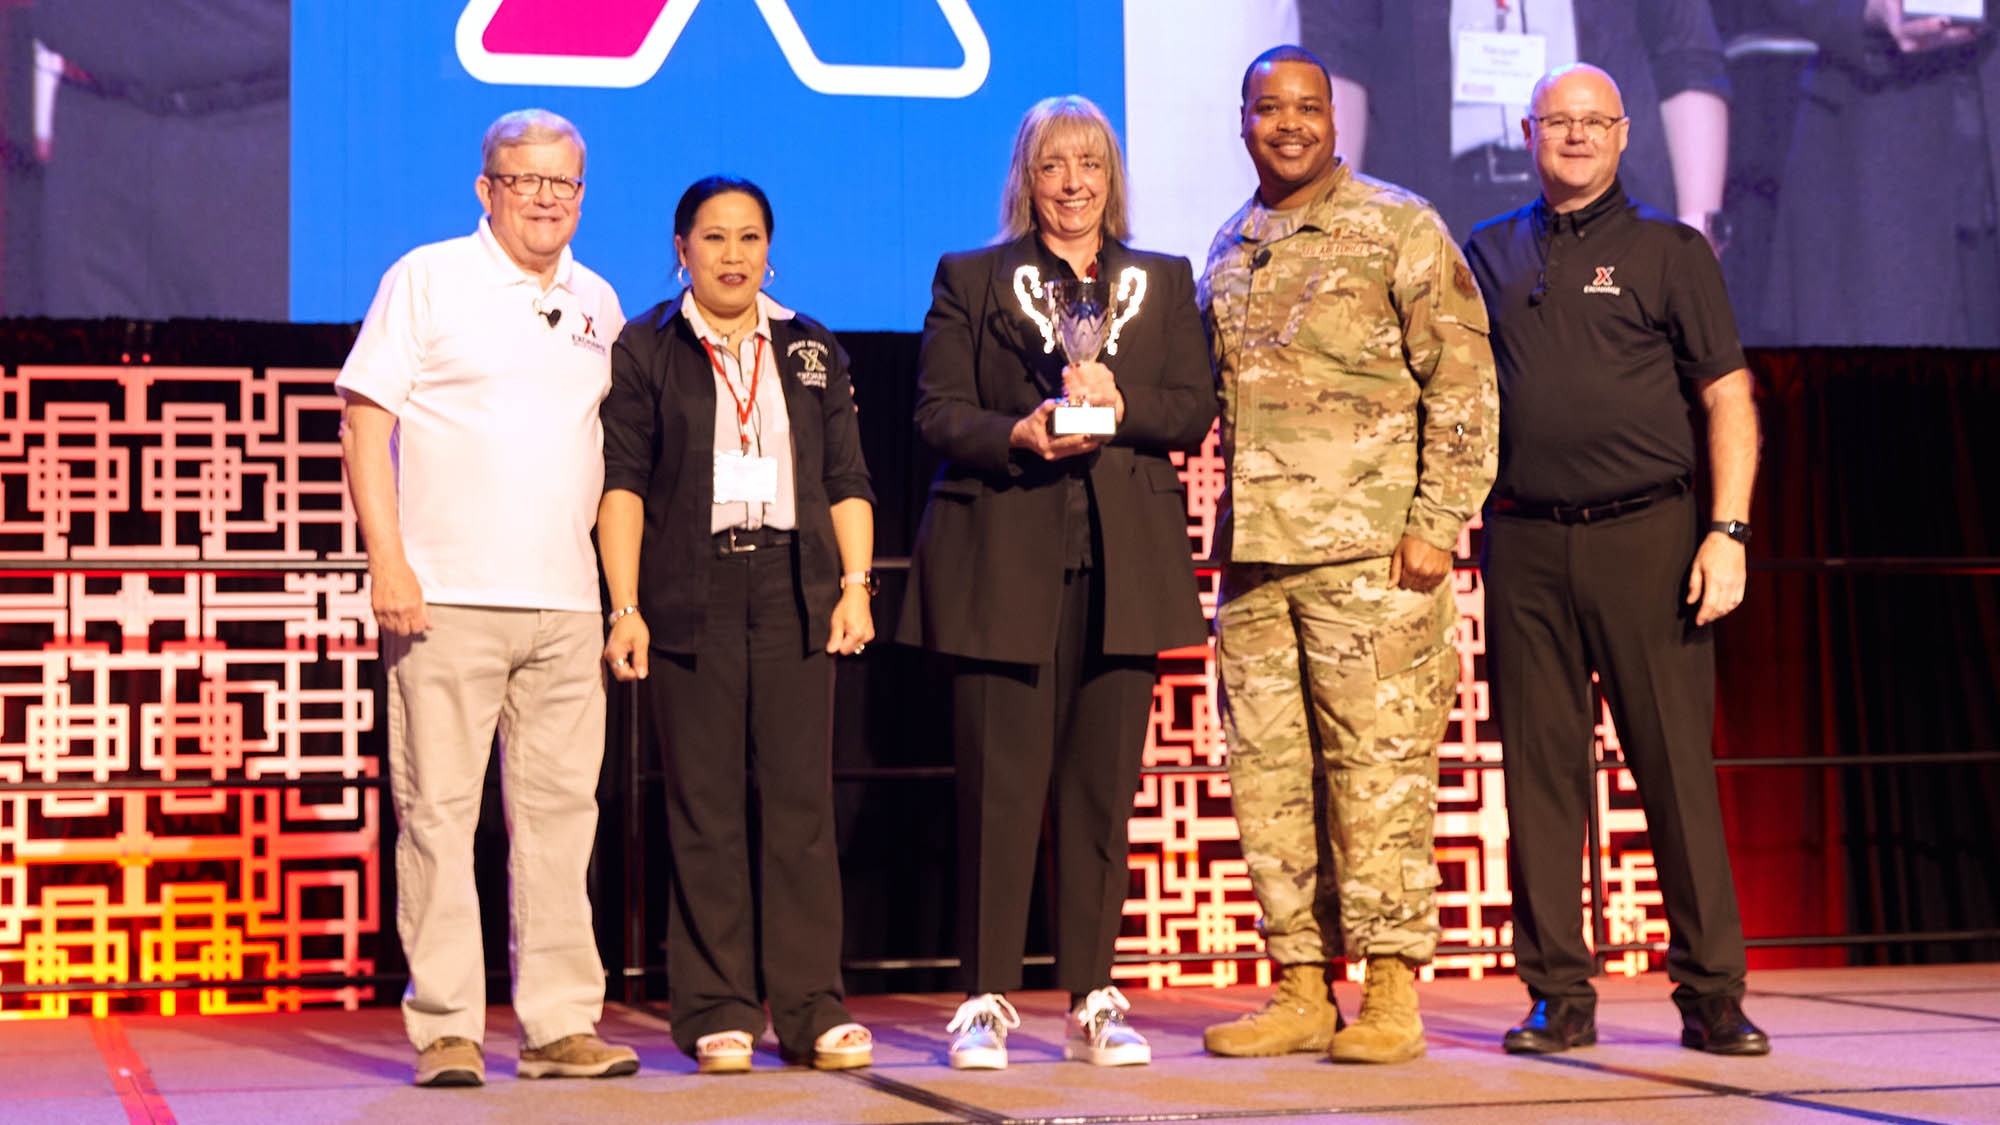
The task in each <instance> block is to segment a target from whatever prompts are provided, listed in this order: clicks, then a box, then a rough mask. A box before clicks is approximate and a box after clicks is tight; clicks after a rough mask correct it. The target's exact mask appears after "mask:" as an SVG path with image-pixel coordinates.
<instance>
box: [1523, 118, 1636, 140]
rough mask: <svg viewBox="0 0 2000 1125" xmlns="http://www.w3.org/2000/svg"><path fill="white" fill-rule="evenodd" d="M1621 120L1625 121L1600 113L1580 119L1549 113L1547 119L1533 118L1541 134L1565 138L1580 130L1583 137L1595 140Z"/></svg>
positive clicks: (1621, 119)
mask: <svg viewBox="0 0 2000 1125" xmlns="http://www.w3.org/2000/svg"><path fill="white" fill-rule="evenodd" d="M1623 120H1625V119H1624V118H1623V117H1606V116H1604V115H1603V114H1601V113H1590V114H1585V115H1584V116H1582V117H1571V116H1569V115H1568V114H1566V113H1551V114H1549V115H1548V116H1547V117H1537V118H1535V124H1536V125H1538V126H1540V127H1541V130H1542V132H1544V133H1549V134H1551V135H1554V136H1559V137H1566V136H1568V135H1569V134H1570V133H1571V132H1574V131H1577V130H1581V131H1582V133H1583V135H1584V136H1586V137H1590V138H1592V139H1596V138H1598V137H1601V136H1603V135H1604V134H1606V133H1609V132H1610V131H1611V129H1612V126H1614V125H1617V124H1618V123H1619V122H1621V121H1623Z"/></svg>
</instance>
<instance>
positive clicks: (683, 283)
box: [674, 263, 688, 289]
mask: <svg viewBox="0 0 2000 1125" xmlns="http://www.w3.org/2000/svg"><path fill="white" fill-rule="evenodd" d="M674 280H675V281H676V282H678V283H679V284H680V287H681V288H682V289H686V288H687V285H688V268H687V265H686V263H682V265H681V268H679V269H677V270H675V271H674Z"/></svg>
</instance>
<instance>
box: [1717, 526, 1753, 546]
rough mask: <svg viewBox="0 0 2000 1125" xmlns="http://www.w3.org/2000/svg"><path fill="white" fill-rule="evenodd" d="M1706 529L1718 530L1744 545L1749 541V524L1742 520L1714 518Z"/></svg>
mask: <svg viewBox="0 0 2000 1125" xmlns="http://www.w3.org/2000/svg"><path fill="white" fill-rule="evenodd" d="M1708 529H1709V530H1710V531H1720V532H1721V533H1722V534H1724V535H1727V536H1729V537H1730V538H1731V539H1734V540H1736V541H1737V542H1738V543H1742V544H1744V545H1746V546H1747V545H1748V544H1749V542H1750V525H1749V524H1747V523H1744V522H1743V521H1742V520H1716V521H1714V522H1713V523H1711V524H1709V525H1708Z"/></svg>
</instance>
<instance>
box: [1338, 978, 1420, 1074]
mask: <svg viewBox="0 0 2000 1125" xmlns="http://www.w3.org/2000/svg"><path fill="white" fill-rule="evenodd" d="M1330 1053H1331V1054H1332V1056H1333V1061H1334V1062H1349V1063H1399V1062H1408V1061H1409V1060H1411V1059H1415V1058H1421V1057H1423V1053H1424V1021H1423V1020H1422V1019H1421V1018H1420V1017H1418V1015H1417V973H1416V970H1415V969H1412V968H1411V967H1410V965H1409V963H1408V962H1406V961H1404V960H1403V959H1402V958H1401V957H1370V958H1369V959H1368V980H1367V982H1366V983H1365V984H1363V985H1362V986H1361V1014H1360V1015H1358V1016H1356V1017H1354V1022H1353V1023H1351V1024H1348V1025H1347V1026H1346V1027H1345V1028H1343V1029H1342V1030H1341V1031H1340V1032H1339V1033H1338V1034H1336V1035H1335V1036H1334V1037H1333V1050H1332V1051H1331V1052H1330Z"/></svg>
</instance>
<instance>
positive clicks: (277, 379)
mask: <svg viewBox="0 0 2000 1125" xmlns="http://www.w3.org/2000/svg"><path fill="white" fill-rule="evenodd" d="M333 374H334V373H333V372H332V371H329V370H287V369H277V368H270V369H252V368H201V369H194V368H149V367H34V366H19V367H13V368H8V369H5V370H0V564H4V565H5V566H6V567H7V568H8V569H5V570H0V636H4V637H5V638H6V643H5V645H4V647H0V985H11V986H36V989H37V990H35V991H29V992H14V993H8V994H0V1019H7V1018H16V1019H18V1018H33V1017H56V1016H63V1015H67V1014H69V1013H70V1012H71V1011H72V1010H74V1008H75V1007H76V1006H77V1005H79V1004H82V1005H84V1006H86V1007H87V1008H88V1009H89V1010H91V1011H93V1012H97V1013H103V1012H104V1011H106V1010H108V1005H109V1003H110V1001H111V1000H112V999H113V997H114V995H125V996H140V997H143V998H146V999H145V1003H146V1004H147V1005H149V1006H151V1007H153V1008H155V1009H156V1010H158V1011H161V1012H169V1013H170V1012H173V1011H175V1010H176V1008H177V1007H178V1006H179V1004H180V1001H179V1000H177V999H176V997H177V995H179V996H187V995H192V997H193V1007H194V1008H195V1009H196V1010H198V1011H201V1012H203V1013H209V1012H228V1011H269V1010H275V1009H287V1008H296V1007H297V1006H299V1005H301V1004H306V1003H340V1004H344V1005H347V1006H353V1005H355V1004H357V1003H359V1002H361V1001H362V1000H365V999H368V998H369V997H370V996H371V991H370V989H369V988H368V987H367V986H366V985H364V984H361V983H345V984H343V983H341V982H340V981H338V980H336V979H331V978H337V977H362V976H367V975H368V974H371V973H372V972H373V971H374V964H373V961H372V960H371V959H370V958H368V957H365V956H363V950H364V947H365V946H366V945H367V943H368V942H371V941H374V940H381V929H382V910H381V895H380V879H379V862H380V855H379V844H380V832H381V810H380V807H379V803H378V801H379V780H378V779H377V775H376V770H377V762H376V760H375V759H374V758H373V757H372V756H367V755H364V754H362V753H361V750H360V745H361V740H362V737H363V736H364V735H365V734H366V733H367V732H368V731H369V730H370V729H371V728H372V727H373V725H374V722H375V699H374V696H373V693H372V691H371V690H370V689H369V687H368V683H369V681H368V678H367V675H366V673H367V671H368V668H367V665H368V663H369V662H371V661H373V660H374V658H375V632H374V625H373V622H372V620H371V619H370V617H369V613H368V597H367V591H366V589H365V586H364V575H363V573H362V572H361V570H360V569H359V563H360V561H361V555H360V553H359V551H358V543H357V540H356V533H355V528H354V523H353V517H352V512H351V511H350V509H349V505H348V501H347V498H346V493H345V489H344V486H343V484H342V480H341V471H340V448H339V439H338V420H339V409H340V402H339V399H338V397H337V396H336V395H335V394H334V393H333V390H332V386H331V383H332V378H333ZM1214 442H1215V439H1214V437H1213V436H1212V435H1211V438H1210V442H1209V445H1208V446H1207V448H1205V449H1204V451H1203V453H1202V454H1201V455H1199V456H1196V457H1192V458H1189V459H1187V461H1186V464H1185V465H1184V467H1183V476H1184V478H1185V480H1186V482H1187V485H1188V495H1189V505H1190V521H1189V534H1190V538H1191V540H1192V546H1193V548H1194V549H1195V551H1196V557H1198V558H1199V557H1206V554H1207V548H1208V540H1209V536H1210V534H1211V532H1212V530H1213V526H1214V510H1215V500H1216V497H1217V494H1218V492H1219V489H1220V485H1221V472H1222V469H1221V464H1220V461H1219V459H1218V458H1217V456H1216V454H1215V445H1214ZM1470 549H1471V541H1470V536H1468V537H1467V539H1466V541H1463V542H1461V543H1460V555H1461V557H1465V556H1466V555H1467V554H1468V552H1469V551H1470ZM1207 579H1208V583H1209V590H1210V592H1209V594H1208V595H1207V599H1208V601H1209V602H1210V608H1211V610H1212V608H1213V605H1212V603H1213V575H1212V574H1210V575H1208V576H1207ZM1456 580H1457V589H1458V604H1459V608H1460V611H1461V613H1462V615H1463V619H1462V621H1461V626H1460V634H1459V652H1460V667H1461V669H1462V681H1463V686H1462V690H1461V694H1460V706H1459V708H1458V709H1457V710H1456V711H1454V713H1453V717H1452V725H1451V728H1450V731H1449V733H1448V737H1447V741H1446V742H1445V745H1444V750H1443V754H1444V761H1445V767H1446V768H1445V773H1444V777H1443V785H1442V789H1441V796H1442V807H1441V808H1440V810H1439V814H1438V823H1437V837H1438V859H1439V863H1440V865H1441V866H1442V867H1443V868H1444V871H1445V893H1444V894H1443V895H1442V897H1441V900H1440V901H1441V906H1442V913H1443V918H1444V924H1445V939H1446V941H1447V943H1449V944H1450V945H1452V946H1454V947H1458V948H1460V949H1461V950H1462V951H1458V952H1449V953H1447V954H1445V955H1443V956H1441V957H1440V958H1439V960H1438V962H1437V965H1436V969H1437V970H1438V971H1442V972H1450V973H1458V974H1466V975H1472V976H1479V975H1482V974H1484V973H1487V972H1490V971H1494V970H1504V969H1506V968H1507V967H1508V965H1509V960H1508V958H1507V957H1506V955H1505V954H1503V953H1501V952H1499V951H1498V950H1497V949H1496V948H1494V947H1496V946H1501V945H1504V944H1505V943H1506V942H1507V941H1508V939H1509V929H1508V921H1507V903H1508V889H1507V881H1506V863H1505V844H1506V831H1507V830H1506V816H1505V812H1504V805H1503V801H1502V794H1501V792H1500V774H1499V773H1498V771H1497V770H1483V769H1479V768H1473V767H1476V766H1478V765H1480V764H1491V763H1495V762H1497V761H1498V758H1499V745H1498V743H1497V742H1496V741H1495V740H1494V739H1493V738H1492V737H1491V729H1490V724H1489V720H1488V714H1487V705H1486V704H1487V695H1486V684H1485V682H1484V680H1483V635H1482V631H1481V617H1482V605H1483V594H1482V590H1481V587H1480V583H1479V575H1478V573H1477V572H1476V571H1472V570H1460V571H1458V572H1457V577H1456ZM1600 743H1601V749H1602V751H1603V752H1605V753H1607V754H1615V753H1616V749H1617V747H1616V739H1615V736H1614V735H1613V734H1612V733H1611V731H1610V726H1609V722H1608V720H1606V721H1605V722H1604V723H1603V724H1602V725H1601V726H1600ZM1224 755H1225V748H1224V746H1223V743H1222V737H1221V732H1220V730H1219V729H1218V723H1217V716H1216V709H1215V690H1214V686H1213V666H1212V664H1211V662H1210V660H1209V656H1208V653H1207V651H1206V650H1205V649H1200V648H1197V649H1191V650H1185V651H1182V652H1180V653H1176V654H1173V655H1172V656H1171V657H1170V658H1169V659H1168V660H1167V661H1166V662H1165V665H1164V672H1163V675H1162V677H1161V681H1160V685H1159V688H1158V691H1157V695H1156V707H1155V714H1154V718H1153V724H1152V730H1151V736H1150V739H1149V745H1148V747H1147V751H1146V762H1147V765H1149V766H1176V767H1194V769H1192V770H1190V772H1177V773H1170V774H1151V775H1149V776H1148V777H1147V778H1146V782H1145V785H1144V788H1143V789H1142V791H1141V793H1140V795H1139V798H1138V808H1137V813H1136V815H1135V816H1134V818H1133V820H1132V827H1131V836H1132V842H1133V845H1134V847H1133V852H1132V858H1131V865H1132V869H1133V871H1134V872H1135V886H1137V887H1139V888H1141V889H1140V891H1139V893H1135V894H1134V896H1133V897H1132V898H1131V900H1130V901H1129V902H1128V903H1127V904H1126V914H1127V922H1126V927H1125V934H1124V936H1122V937H1120V939H1119V942H1118V948H1119V951H1120V952H1121V953H1125V954H1140V955H1147V956H1154V957H1162V958H1166V957H1173V958H1176V960H1171V961H1168V960H1162V961H1158V962H1149V963H1143V964H1141V963H1126V964H1122V965H1120V966H1119V967H1118V969H1117V975H1118V977H1119V978H1120V979H1122V980H1125V981H1128V982H1132V983H1142V984H1145V985H1148V986H1152V987H1164V986H1176V985H1197V986H1202V985H1223V984H1232V983H1236V982H1237V981H1238V980H1256V981H1263V980H1267V979H1268V967H1267V963H1266V962H1263V961H1260V960H1249V959H1241V960H1238V959H1230V958H1231V956H1232V955H1238V954H1242V953H1245V952H1248V951H1254V950H1256V949H1258V948H1259V945H1260V942H1259V939H1258V937H1257V933H1256V903H1255V901H1254V899H1253V898H1252V896H1251V892H1250V885H1249V880H1248V877H1247V875H1246V873H1245V869H1244V865H1243V862H1242V860H1241V858H1240V856H1239V854H1238V850H1237V846H1236V826H1235V822H1234V821H1233V820H1232V819H1231V818H1230V815H1229V787H1228V781H1227V779H1226V777H1225V776H1224V774H1223V773H1222V764H1223V761H1224ZM1600 776H1601V777H1603V778H1604V779H1605V780H1604V782H1603V784H1604V786H1605V790H1604V791H1603V792H1601V793H1600V804H1601V806H1602V811H1603V821H1602V825H1603V828H1602V831H1601V833H1600V845H1601V846H1602V847H1603V849H1604V852H1605V866H1606V871H1605V879H1606V891H1607V893H1606V899H1607V910H1606V914H1607V921H1608V924H1609V926H1610V937H1611V939H1612V940H1613V941H1619V942H1623V941H1634V940H1659V939H1661V938H1663V937H1664V936H1665V923H1664V921H1663V920H1662V919H1661V915H1660V910H1659V895H1658V891H1657V888H1656V884H1655V878H1654V872H1653V869H1652V857H1651V854H1650V853H1649V852H1647V851H1646V850H1645V845H1644V824H1643V821H1642V819H1641V816H1640V813H1639V812H1638V809H1637V802H1636V798H1635V795H1634V794H1633V792H1632V788H1631V778H1630V776H1629V775H1628V774H1625V773H1623V772H1622V771H1621V772H1608V773H1605V774H1602V775H1600ZM306 783H314V784H306ZM343 783H344V784H343ZM1579 858H1580V859H1581V857H1579ZM1579 885H1580V886H1582V885H1584V884H1583V881H1582V880H1580V881H1579ZM1202 955H1214V957H1213V959H1210V958H1208V957H1204V956H1202ZM1647 964H1648V958H1647V956H1646V955H1645V954H1627V955H1625V956H1624V957H1622V958H1621V959H1619V960H1617V961H1614V962H1613V963H1612V966H1611V968H1612V969H1613V971H1624V972H1636V971H1640V970H1642V969H1644V968H1645V967H1646V966H1647ZM315 978H317V979H315ZM171 981H201V982H214V984H215V987H214V988H200V989H196V990H194V991H193V992H192V993H191V994H190V993H178V994H177V993H176V992H175V991H172V990H166V989H160V990H156V991H153V990H144V989H130V988H129V987H128V989H126V990H120V991H118V992H116V993H114V992H111V991H106V990H104V989H103V988H102V986H106V985H127V986H130V985H131V984H132V983H134V982H137V983H139V984H142V985H143V984H148V983H164V982H171ZM244 981H250V982H255V983H253V984H251V985H248V986H245V985H243V984H241V983H236V982H244ZM293 981H297V982H298V983H289V982H293ZM232 985H233V986H232Z"/></svg>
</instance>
